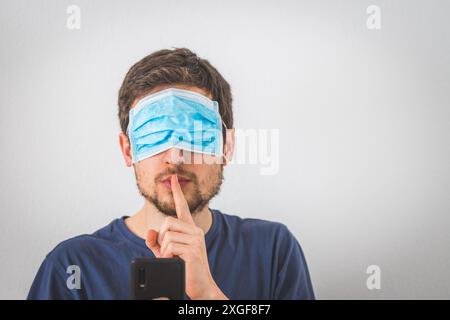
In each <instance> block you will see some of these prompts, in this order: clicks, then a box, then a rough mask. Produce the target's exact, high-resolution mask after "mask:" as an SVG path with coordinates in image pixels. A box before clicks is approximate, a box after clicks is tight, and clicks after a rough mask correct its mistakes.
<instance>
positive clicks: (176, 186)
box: [170, 174, 195, 225]
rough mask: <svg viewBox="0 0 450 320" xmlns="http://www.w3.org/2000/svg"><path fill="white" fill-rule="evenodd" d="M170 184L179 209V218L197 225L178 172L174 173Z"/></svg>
mask: <svg viewBox="0 0 450 320" xmlns="http://www.w3.org/2000/svg"><path fill="white" fill-rule="evenodd" d="M170 185H171V187H172V193H173V201H174V202H175V210H176V211H177V216H178V219H180V220H182V221H185V222H188V223H190V224H194V225H195V222H194V219H192V215H191V211H190V210H189V205H188V203H187V201H186V198H185V197H184V194H183V190H181V186H180V183H179V182H178V176H177V175H176V174H173V175H172V177H171V180H170Z"/></svg>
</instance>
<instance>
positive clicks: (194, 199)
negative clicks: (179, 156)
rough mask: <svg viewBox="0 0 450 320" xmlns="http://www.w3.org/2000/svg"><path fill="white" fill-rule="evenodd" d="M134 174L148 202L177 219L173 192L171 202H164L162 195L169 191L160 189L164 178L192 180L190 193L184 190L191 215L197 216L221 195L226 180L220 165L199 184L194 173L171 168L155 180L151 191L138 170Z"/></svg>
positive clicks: (141, 192)
mask: <svg viewBox="0 0 450 320" xmlns="http://www.w3.org/2000/svg"><path fill="white" fill-rule="evenodd" d="M134 173H135V176H136V184H137V187H138V190H139V192H140V194H141V195H142V196H143V197H144V198H145V199H146V200H147V201H149V202H150V203H152V204H153V205H154V206H155V207H156V209H158V210H159V211H160V212H161V213H163V214H165V215H167V216H172V217H177V212H176V209H175V202H174V200H173V195H172V191H171V190H168V193H169V194H170V200H164V196H163V194H162V193H163V192H164V193H166V192H167V191H163V192H161V190H160V189H159V188H158V186H160V185H159V183H160V182H161V181H162V179H163V178H166V177H168V176H169V177H170V175H172V174H177V175H181V176H183V177H186V178H188V179H189V180H190V182H189V185H190V188H189V191H188V190H183V194H184V197H185V198H186V201H187V203H188V206H189V211H190V212H191V214H195V213H197V212H199V211H201V210H202V209H203V208H204V207H205V206H206V205H207V204H208V203H209V201H210V200H211V199H212V198H214V197H215V196H216V195H217V194H218V193H219V191H220V187H221V185H222V182H223V180H224V177H223V165H218V167H217V170H214V172H213V173H211V174H208V175H207V177H206V179H205V181H203V182H199V181H198V178H197V176H196V175H195V174H194V173H192V172H189V171H186V170H185V169H183V167H182V166H181V165H177V166H175V167H173V168H169V169H167V170H165V171H163V172H161V173H159V174H158V175H157V176H156V177H155V178H154V183H153V186H154V188H153V190H151V187H150V188H149V187H148V186H147V185H146V184H145V183H144V182H143V181H142V179H141V176H140V174H138V173H137V172H136V168H135V170H134Z"/></svg>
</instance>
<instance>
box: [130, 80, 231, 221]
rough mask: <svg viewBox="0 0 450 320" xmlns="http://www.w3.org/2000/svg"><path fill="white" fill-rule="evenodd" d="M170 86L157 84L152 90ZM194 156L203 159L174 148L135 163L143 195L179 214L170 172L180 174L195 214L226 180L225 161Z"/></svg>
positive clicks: (206, 156) (198, 90) (170, 211)
mask: <svg viewBox="0 0 450 320" xmlns="http://www.w3.org/2000/svg"><path fill="white" fill-rule="evenodd" d="M167 87H168V86H161V87H157V88H155V89H153V90H152V91H151V92H149V94H150V93H154V92H157V91H160V90H163V89H165V88H167ZM171 87H177V88H180V89H186V90H191V91H195V92H198V93H201V94H203V95H205V96H208V97H209V98H210V99H211V96H210V95H209V94H207V93H206V92H205V91H203V90H201V89H199V88H196V87H189V86H180V85H172V86H171ZM137 100H139V99H137ZM136 102H137V101H135V103H134V104H133V107H134V105H135V104H136ZM195 156H196V157H198V156H200V159H203V161H200V163H199V161H198V160H195V162H194V153H191V152H187V151H184V150H180V149H176V148H171V149H169V150H167V151H164V152H161V153H159V154H156V155H154V156H152V157H149V158H146V159H144V160H142V161H140V162H138V163H135V164H134V171H135V176H136V183H137V187H138V189H139V192H140V193H141V195H142V196H143V197H145V198H146V199H147V200H148V201H149V202H150V203H152V204H153V205H154V206H155V207H156V208H157V209H158V210H159V211H161V212H162V213H164V214H166V215H170V216H175V217H176V215H177V214H176V210H175V204H174V201H173V196H172V191H171V186H170V176H171V175H172V174H177V175H178V180H179V182H180V185H181V188H182V190H183V193H184V196H185V198H186V201H187V203H188V205H189V209H190V211H191V213H192V214H195V213H196V212H197V211H200V210H202V209H203V208H204V207H205V206H206V205H207V204H208V202H209V201H210V200H211V199H212V198H213V197H214V196H215V195H216V194H217V193H218V192H219V190H220V186H221V184H222V180H223V165H222V164H217V163H214V161H212V160H214V159H213V156H209V155H204V154H201V155H199V154H196V155H195Z"/></svg>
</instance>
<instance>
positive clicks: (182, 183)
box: [161, 176, 191, 190]
mask: <svg viewBox="0 0 450 320" xmlns="http://www.w3.org/2000/svg"><path fill="white" fill-rule="evenodd" d="M170 177H171V176H168V177H167V178H165V179H164V180H162V181H161V183H162V184H163V185H164V186H165V187H166V188H167V189H169V190H172V185H171V182H170ZM189 182H191V180H190V179H188V178H185V177H182V176H178V183H179V184H180V186H181V187H184V186H185V185H187V184H188V183H189Z"/></svg>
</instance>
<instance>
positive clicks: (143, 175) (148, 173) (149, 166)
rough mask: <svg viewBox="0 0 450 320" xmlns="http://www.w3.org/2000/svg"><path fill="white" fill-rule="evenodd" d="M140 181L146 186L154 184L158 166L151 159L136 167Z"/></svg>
mask: <svg viewBox="0 0 450 320" xmlns="http://www.w3.org/2000/svg"><path fill="white" fill-rule="evenodd" d="M134 168H135V171H136V173H137V177H138V178H139V180H140V181H141V182H143V183H145V184H149V183H153V181H154V179H155V173H156V172H158V171H157V166H156V164H155V163H154V161H152V159H151V158H147V159H144V160H142V161H140V162H138V163H136V164H135V166H134Z"/></svg>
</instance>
